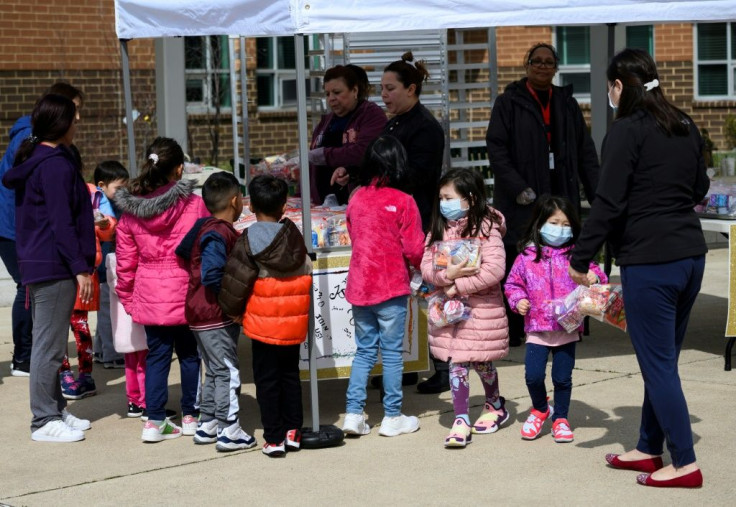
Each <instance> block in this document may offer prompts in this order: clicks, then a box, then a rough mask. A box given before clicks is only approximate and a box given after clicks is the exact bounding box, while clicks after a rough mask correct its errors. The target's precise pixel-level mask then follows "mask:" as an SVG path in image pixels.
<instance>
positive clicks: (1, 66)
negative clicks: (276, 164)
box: [0, 0, 736, 170]
mask: <svg viewBox="0 0 736 507" xmlns="http://www.w3.org/2000/svg"><path fill="white" fill-rule="evenodd" d="M654 33H655V53H656V55H655V56H656V60H657V62H658V65H659V67H660V72H661V74H662V81H663V87H664V90H665V93H666V94H667V96H668V97H669V98H670V99H672V101H673V102H674V103H675V104H676V105H677V106H678V107H681V108H682V109H683V110H685V111H686V112H687V113H689V114H691V115H692V116H693V118H694V119H695V121H696V122H697V123H698V124H699V125H700V126H702V127H707V128H708V129H709V131H710V134H711V137H712V138H713V140H714V141H715V143H716V146H717V147H720V148H724V147H725V146H724V140H723V139H724V137H723V132H722V131H723V128H722V126H723V121H724V118H725V116H726V115H727V114H736V102H734V101H729V102H723V101H718V102H697V101H695V100H694V99H693V76H694V72H693V61H692V60H693V54H692V51H693V28H692V25H691V24H688V23H681V24H666V25H655V30H654ZM496 35H497V43H498V65H499V68H498V77H499V90H492V91H490V92H489V91H488V90H473V91H471V92H470V93H469V96H470V97H471V100H486V101H487V100H488V99H489V98H490V93H494V94H496V93H498V92H499V91H500V90H503V88H504V87H505V86H506V85H507V84H508V83H509V82H511V81H513V80H516V79H519V78H520V77H522V76H523V75H524V69H523V58H524V54H525V51H526V50H527V49H528V47H529V46H530V45H531V44H533V43H534V42H538V41H546V42H551V41H552V39H553V32H552V29H551V28H550V27H501V28H498V29H497V32H496ZM449 36H450V39H452V37H453V34H452V32H451V33H450V35H449ZM482 37H484V33H483V31H482V30H478V31H477V32H473V31H466V32H465V41H466V42H473V41H475V40H482ZM153 46H154V45H153V41H152V40H134V41H130V42H129V55H130V62H131V73H132V76H131V78H132V88H133V107H134V108H135V109H137V110H138V111H139V112H140V113H141V117H140V118H139V119H138V120H137V121H136V123H135V132H136V146H137V149H138V159H139V160H141V159H142V153H143V150H144V149H145V147H146V145H147V144H148V143H150V142H151V141H152V140H153V138H154V137H155V136H156V122H155V116H156V94H155V77H154V50H153ZM247 54H248V55H249V58H248V62H247V73H248V82H249V90H248V96H249V97H250V99H249V104H248V113H249V119H250V124H249V129H250V136H249V137H250V139H249V142H250V149H251V155H252V156H253V157H256V158H258V157H263V156H267V155H272V154H276V153H280V152H283V151H286V150H289V149H292V148H294V147H296V146H297V136H298V133H297V128H296V114H295V112H294V111H284V112H264V111H258V109H257V107H256V106H255V98H254V97H256V89H255V81H256V80H255V65H256V64H255V57H254V55H255V41H254V40H253V39H249V40H248V48H247ZM466 56H467V58H468V60H471V61H484V60H485V59H487V52H485V51H474V52H472V53H470V54H468V55H466ZM466 79H467V80H469V81H477V82H487V80H488V74H487V71H474V72H472V73H470V74H468V75H466ZM56 80H65V81H69V82H71V83H72V84H74V85H75V86H77V87H78V88H80V89H82V90H83V91H84V92H85V94H86V100H85V103H84V107H83V110H82V122H81V123H80V124H79V128H78V132H77V137H76V143H77V145H78V146H79V148H80V151H81V153H82V155H83V157H84V159H85V165H86V167H87V169H88V170H91V169H92V168H94V166H95V165H96V164H97V163H98V162H100V161H101V160H104V159H107V158H115V159H119V160H121V161H126V160H127V140H126V129H125V125H124V124H123V122H122V118H123V116H124V103H123V97H122V85H121V75H120V49H119V43H118V40H117V38H116V36H115V30H114V3H113V2H112V1H109V0H54V2H48V1H41V0H3V1H2V2H1V3H0V151H4V150H5V147H6V146H7V132H8V130H9V129H10V127H11V126H12V124H13V123H14V122H15V120H16V119H17V118H18V117H19V116H21V115H23V114H28V113H30V111H31V110H32V108H33V104H34V102H35V100H36V99H37V98H38V97H39V96H40V94H41V93H42V92H43V90H45V89H46V88H47V87H48V86H50V85H51V84H52V83H53V82H54V81H56ZM583 111H584V114H585V116H586V119H587V120H589V119H590V108H589V107H588V106H586V105H583ZM489 115H490V111H480V112H475V113H474V117H473V118H470V119H471V120H485V119H487V118H488V116H489ZM310 124H311V121H310ZM215 128H216V130H217V132H218V134H219V142H218V146H217V150H216V151H217V153H216V155H217V164H218V165H220V166H227V165H229V161H230V159H231V157H232V127H231V117H230V114H223V115H222V117H221V118H220V122H219V126H217V127H215V126H214V125H213V124H212V115H211V114H203V115H190V117H189V122H188V133H189V144H190V148H189V152H190V155H191V156H193V157H195V158H199V159H200V160H201V161H203V162H207V163H212V162H213V161H214V160H213V157H214V155H215V150H213V144H212V143H213V140H212V134H213V132H214V130H213V129H215ZM484 135H485V129H482V128H477V129H475V130H474V131H473V132H472V136H473V138H482V137H483V136H484Z"/></svg>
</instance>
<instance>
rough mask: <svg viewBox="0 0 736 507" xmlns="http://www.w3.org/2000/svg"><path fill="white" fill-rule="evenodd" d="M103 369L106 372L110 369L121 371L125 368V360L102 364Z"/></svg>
mask: <svg viewBox="0 0 736 507" xmlns="http://www.w3.org/2000/svg"><path fill="white" fill-rule="evenodd" d="M102 367H103V368H105V369H106V370H110V369H113V368H114V369H116V370H121V369H123V368H125V359H115V360H114V361H108V362H106V363H102Z"/></svg>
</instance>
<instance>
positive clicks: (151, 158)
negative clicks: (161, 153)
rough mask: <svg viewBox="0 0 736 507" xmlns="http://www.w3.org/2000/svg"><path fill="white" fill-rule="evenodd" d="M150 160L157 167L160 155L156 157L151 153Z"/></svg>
mask: <svg viewBox="0 0 736 507" xmlns="http://www.w3.org/2000/svg"><path fill="white" fill-rule="evenodd" d="M148 160H150V161H151V162H153V165H156V164H158V155H156V154H155V153H151V154H150V155H148Z"/></svg>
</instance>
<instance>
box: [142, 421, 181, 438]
mask: <svg viewBox="0 0 736 507" xmlns="http://www.w3.org/2000/svg"><path fill="white" fill-rule="evenodd" d="M180 436H181V428H180V427H179V426H177V425H176V424H174V423H172V422H171V421H169V420H168V419H165V420H164V421H162V422H160V423H156V421H152V420H150V419H149V420H148V421H146V424H144V425H143V432H142V433H141V440H143V441H144V442H160V441H162V440H170V439H172V438H179V437H180Z"/></svg>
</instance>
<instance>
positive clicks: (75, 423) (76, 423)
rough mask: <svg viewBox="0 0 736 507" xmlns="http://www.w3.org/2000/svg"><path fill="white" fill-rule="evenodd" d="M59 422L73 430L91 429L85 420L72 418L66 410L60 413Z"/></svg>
mask: <svg viewBox="0 0 736 507" xmlns="http://www.w3.org/2000/svg"><path fill="white" fill-rule="evenodd" d="M61 420H62V421H64V424H66V425H67V426H69V427H70V428H72V429H74V430H80V431H87V430H88V429H90V428H91V427H92V424H91V423H90V422H89V421H88V420H87V419H80V418H78V417H74V416H73V415H71V414H70V413H69V412H67V410H66V409H64V410H62V411H61Z"/></svg>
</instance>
